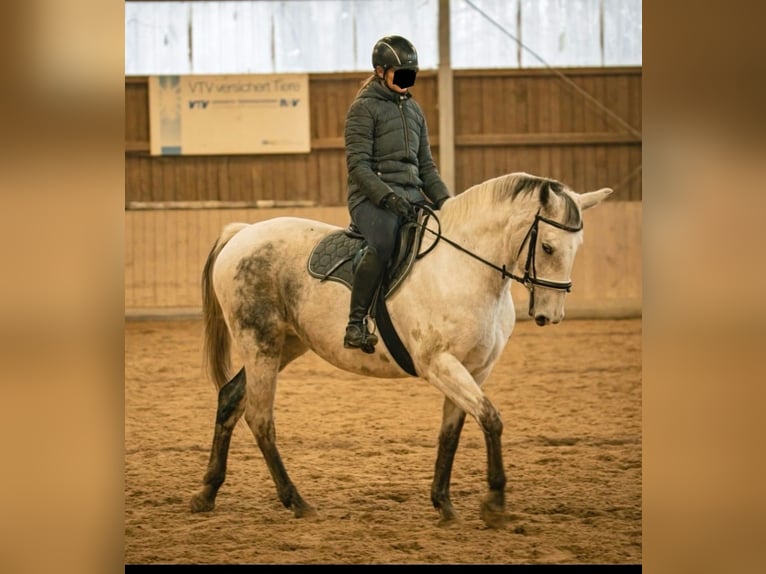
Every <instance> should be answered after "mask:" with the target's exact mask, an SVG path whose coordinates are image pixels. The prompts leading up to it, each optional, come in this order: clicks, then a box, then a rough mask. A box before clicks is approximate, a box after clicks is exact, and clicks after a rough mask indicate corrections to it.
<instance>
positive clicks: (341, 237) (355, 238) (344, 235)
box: [308, 211, 426, 297]
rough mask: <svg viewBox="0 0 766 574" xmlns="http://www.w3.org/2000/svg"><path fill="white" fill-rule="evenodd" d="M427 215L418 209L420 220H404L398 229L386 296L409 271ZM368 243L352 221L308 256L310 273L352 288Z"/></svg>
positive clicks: (334, 232) (386, 276) (386, 280)
mask: <svg viewBox="0 0 766 574" xmlns="http://www.w3.org/2000/svg"><path fill="white" fill-rule="evenodd" d="M425 217H426V216H424V215H423V213H422V212H420V211H419V212H418V220H417V223H415V222H410V223H405V224H404V225H402V226H401V228H400V229H399V236H398V238H397V242H396V247H395V248H394V253H393V255H392V257H391V261H390V262H389V265H388V268H387V269H386V271H385V273H384V274H383V280H382V283H381V285H384V286H385V291H384V293H383V296H384V297H389V296H390V295H391V294H392V293H393V292H394V291H396V288H397V287H399V285H401V283H402V280H403V279H404V278H405V277H406V276H407V275H408V274H409V272H410V270H411V269H412V265H413V264H414V262H415V259H416V258H417V255H418V251H419V249H420V244H421V242H422V240H423V231H424V227H425V226H421V225H420V224H421V223H422V221H423V220H424V219H425ZM366 248H367V242H366V241H365V239H364V236H363V235H362V234H361V232H360V231H359V229H357V227H356V225H354V223H353V222H351V223H350V224H349V226H348V227H347V228H346V229H340V230H338V231H333V232H331V233H329V234H328V235H326V236H325V237H323V238H322V239H320V240H319V243H317V244H316V245H315V246H314V249H312V251H311V254H310V255H309V259H308V272H309V274H310V275H311V276H312V277H316V278H317V279H319V280H320V281H337V282H339V283H343V284H344V285H345V286H346V287H348V288H349V289H351V284H352V283H353V281H354V271H355V270H356V265H357V263H358V262H359V260H360V259H361V258H362V255H364V250H365V249H366Z"/></svg>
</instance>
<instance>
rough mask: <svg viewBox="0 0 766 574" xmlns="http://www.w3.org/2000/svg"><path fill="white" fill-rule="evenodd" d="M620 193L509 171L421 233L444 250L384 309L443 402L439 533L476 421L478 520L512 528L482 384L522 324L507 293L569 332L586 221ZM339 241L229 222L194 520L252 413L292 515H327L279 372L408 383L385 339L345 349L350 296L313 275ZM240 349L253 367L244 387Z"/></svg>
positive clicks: (302, 230) (284, 224)
mask: <svg viewBox="0 0 766 574" xmlns="http://www.w3.org/2000/svg"><path fill="white" fill-rule="evenodd" d="M611 192H612V190H611V189H608V188H604V189H600V190H597V191H591V192H587V193H582V194H580V193H576V192H574V191H572V190H571V189H569V188H567V187H566V186H565V185H563V184H561V183H559V182H557V181H554V180H550V179H546V178H541V177H535V176H532V175H529V174H526V173H512V174H508V175H504V176H501V177H497V178H493V179H490V180H488V181H485V182H483V183H480V184H478V185H475V186H473V187H471V188H469V189H467V190H466V191H465V192H463V193H461V194H459V195H458V196H456V197H453V198H450V199H449V200H447V202H446V203H445V204H444V205H443V207H442V209H441V210H440V211H439V212H438V219H437V218H436V217H434V218H429V219H428V220H427V221H426V223H425V224H424V227H427V228H428V230H429V233H430V234H431V235H432V236H434V237H436V239H434V240H433V243H432V244H431V248H430V251H429V252H428V254H427V255H426V256H425V257H423V258H422V259H420V260H418V261H417V263H416V264H414V265H413V266H412V268H411V270H410V271H409V274H408V275H407V276H406V277H405V278H404V279H403V281H402V282H401V285H400V286H399V287H398V288H397V290H396V291H395V292H393V293H392V294H391V295H390V296H389V297H388V299H387V300H386V302H385V303H386V307H387V309H388V312H389V314H390V319H391V322H392V323H393V325H394V326H395V329H396V331H397V334H398V336H399V339H400V340H401V342H402V344H403V346H404V348H405V349H406V350H407V351H408V352H409V355H410V357H411V361H412V365H413V366H414V370H415V372H416V374H417V376H418V377H420V378H422V379H423V380H425V381H427V382H428V383H430V384H432V385H433V386H435V387H436V388H437V389H439V390H440V391H441V392H442V393H443V394H444V404H443V414H442V424H441V429H440V431H439V438H438V452H437V455H436V462H435V469H434V476H433V481H432V484H431V501H432V503H433V505H434V507H435V508H436V509H437V511H438V512H439V519H440V520H439V523H440V524H449V523H451V522H452V521H454V520H456V519H457V514H456V512H455V509H454V507H453V505H452V502H451V500H450V476H451V472H452V463H453V460H454V457H455V452H456V450H457V446H458V441H459V438H460V433H461V430H462V428H463V423H464V421H465V417H466V414H468V415H470V416H471V417H472V418H473V419H474V420H476V422H477V423H478V424H479V427H480V428H481V429H482V431H483V433H484V437H485V442H486V450H487V482H488V485H489V491H488V493H487V494H486V495H485V496H484V498H483V500H482V504H481V517H482V519H483V520H484V522H485V523H486V524H487V525H488V526H490V527H500V526H502V525H503V524H504V523H505V522H506V521H507V519H508V515H507V514H506V510H505V484H506V476H505V470H504V468H503V457H502V444H501V433H502V430H503V424H502V421H501V419H500V414H499V413H498V411H497V410H496V409H495V407H494V406H493V404H492V402H491V401H490V400H489V398H488V397H487V396H486V395H485V394H484V393H483V392H482V389H481V386H482V384H483V383H484V381H485V380H486V379H487V377H488V376H489V374H490V373H491V371H492V367H493V366H494V365H495V362H496V361H497V359H498V358H499V357H500V354H501V353H502V351H503V349H504V348H505V345H506V343H507V342H508V340H509V337H510V336H511V333H512V331H513V327H514V323H515V321H516V315H515V311H514V305H513V301H512V300H511V289H510V282H511V281H512V280H517V281H520V282H521V283H523V284H524V285H525V286H526V287H527V288H528V289H529V295H530V300H529V314H530V316H531V317H532V318H533V319H534V321H535V322H536V323H537V324H538V325H540V326H544V325H548V324H556V323H559V322H560V321H561V320H562V319H563V318H564V299H565V296H566V293H567V291H569V289H570V287H571V280H570V278H571V273H572V266H573V264H574V260H575V255H576V253H577V250H578V248H579V246H580V245H581V243H582V239H583V233H582V210H585V209H589V208H591V207H594V206H596V205H598V204H599V203H600V202H601V201H602V200H604V199H605V198H606V197H607V196H608V195H609V194H610V193H611ZM338 230H339V228H338V227H336V226H333V225H329V224H327V223H322V222H319V221H312V220H308V219H301V218H297V217H278V218H274V219H270V220H266V221H263V222H259V223H254V224H245V223H233V224H229V225H227V226H226V227H225V228H224V229H223V231H222V233H221V236H220V237H219V238H218V240H217V241H216V243H215V245H214V246H213V248H212V251H211V252H210V255H209V256H208V259H207V262H206V264H205V269H204V272H203V278H202V285H203V313H204V322H205V351H206V361H207V363H208V368H209V372H210V375H211V377H212V379H213V381H214V383H215V385H216V387H217V389H218V391H219V397H218V412H217V416H216V424H215V433H214V437H213V445H212V449H211V452H210V460H209V464H208V467H207V472H206V473H205V475H204V478H203V482H202V484H203V486H202V488H201V489H200V490H199V491H198V492H197V493H196V494H195V495H194V496H193V497H192V499H191V510H192V511H193V512H201V511H209V510H212V509H213V508H214V506H215V497H216V494H217V493H218V489H219V488H220V487H221V485H222V484H223V482H224V479H225V475H226V460H227V456H228V450H229V442H230V440H231V433H232V431H233V429H234V427H235V425H236V423H237V421H238V420H239V419H240V418H241V417H242V415H243V414H244V416H245V420H246V421H247V424H248V425H249V427H250V429H251V431H252V433H253V435H254V437H255V440H256V442H257V444H258V447H259V448H260V450H261V452H262V453H263V457H264V459H265V461H266V465H267V466H268V469H269V472H270V473H271V476H272V478H273V480H274V483H275V485H276V489H277V494H278V496H279V499H280V501H281V502H282V504H284V506H285V507H287V508H290V509H292V511H293V513H294V515H295V516H296V517H308V516H313V515H315V514H316V512H315V510H314V509H313V507H312V506H311V505H310V504H309V503H307V502H306V501H305V500H304V499H303V498H302V497H301V495H300V494H299V492H298V489H297V488H296V486H295V485H294V484H293V482H292V481H291V479H290V477H289V475H288V473H287V470H286V468H285V466H284V464H283V462H282V458H281V456H280V454H279V450H278V449H277V444H276V431H275V426H274V418H273V408H274V396H275V392H276V385H277V377H278V375H279V372H280V371H281V370H282V369H284V368H285V367H286V366H287V365H288V364H289V363H290V362H291V361H293V360H294V359H296V358H297V357H299V356H301V355H302V354H304V353H305V352H306V351H309V350H311V351H313V352H315V353H316V354H317V355H319V356H320V357H321V358H323V359H324V360H326V361H327V362H329V363H331V364H332V365H334V366H335V367H338V368H340V369H343V370H345V371H349V372H352V373H357V374H360V375H364V376H369V377H379V378H381V379H386V378H388V379H391V378H401V377H407V376H410V375H409V374H408V373H407V372H406V371H405V370H404V369H403V368H402V367H401V366H400V364H399V362H397V360H395V358H394V356H393V355H392V354H391V353H390V351H389V349H388V348H387V346H386V345H385V344H384V342H383V341H381V343H379V344H378V346H377V347H376V349H375V352H374V353H372V354H366V353H362V352H360V351H359V350H358V349H346V348H344V347H343V335H344V332H345V325H346V319H347V317H348V309H349V296H350V291H349V289H348V288H347V287H346V286H344V285H342V284H341V283H339V282H333V281H321V280H319V279H317V278H315V277H312V276H311V275H310V274H309V273H308V272H307V259H308V257H309V254H310V253H311V252H312V249H313V248H314V247H315V245H317V243H318V242H319V241H320V240H321V239H322V238H324V237H326V236H327V235H328V234H330V233H332V232H337V231H338ZM439 238H441V239H442V240H439ZM514 271H515V273H514ZM232 343H233V344H234V345H235V346H236V350H237V351H238V353H239V356H240V357H241V358H242V360H243V362H244V366H243V367H242V368H241V369H240V370H239V371H238V372H237V373H236V374H235V375H234V376H233V378H232V374H231V370H230V366H231V365H230V363H231V354H230V351H231V345H232ZM328 392H331V391H329V390H328Z"/></svg>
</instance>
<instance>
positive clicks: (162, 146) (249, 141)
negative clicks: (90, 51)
mask: <svg viewBox="0 0 766 574" xmlns="http://www.w3.org/2000/svg"><path fill="white" fill-rule="evenodd" d="M149 128H150V134H151V138H150V139H151V153H152V155H213V154H271V153H309V152H310V151H311V130H310V120H309V80H308V74H253V75H230V76H151V77H150V78H149Z"/></svg>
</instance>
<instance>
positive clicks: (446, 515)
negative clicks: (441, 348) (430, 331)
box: [426, 353, 508, 528]
mask: <svg viewBox="0 0 766 574" xmlns="http://www.w3.org/2000/svg"><path fill="white" fill-rule="evenodd" d="M484 376H485V375H483V376H480V377H479V379H480V380H481V379H483V378H484ZM426 378H427V379H428V381H429V382H430V383H432V384H433V385H434V386H436V387H437V388H438V389H440V390H441V391H442V392H443V393H444V395H445V397H446V398H447V401H445V405H444V415H443V419H442V427H441V432H440V434H439V451H438V454H437V461H436V469H435V474H434V481H433V483H432V487H431V501H432V502H433V504H434V506H435V507H436V508H437V509H438V510H439V512H440V514H441V521H440V524H448V523H450V522H452V521H454V520H455V519H456V518H457V515H456V513H455V509H454V508H453V506H452V503H451V501H450V498H449V482H450V474H451V472H452V462H453V460H454V456H455V451H456V450H457V445H458V441H459V438H460V432H461V430H462V423H463V421H464V419H465V414H470V415H471V416H473V417H474V419H476V422H478V423H479V426H480V427H481V429H482V431H483V432H484V440H485V444H486V448H487V482H488V484H489V492H488V493H487V495H486V496H485V497H484V499H483V500H482V504H481V518H482V520H484V522H485V523H486V524H487V526H489V527H490V528H500V527H502V526H504V525H505V523H506V521H507V518H508V517H507V515H506V513H505V482H506V479H505V470H504V469H503V452H502V442H501V436H502V434H503V422H502V420H501V419H500V414H499V413H498V412H497V409H495V407H494V405H493V404H492V402H491V401H490V400H489V399H488V398H487V397H486V396H485V395H484V393H483V392H482V390H481V388H480V386H479V383H477V382H476V379H474V378H473V377H472V376H471V374H470V373H469V372H468V370H467V369H466V368H465V367H464V366H463V364H462V363H460V362H459V361H458V360H457V359H456V358H455V357H454V356H452V355H450V354H448V353H441V354H440V355H439V356H438V357H435V358H434V360H432V362H431V364H430V367H429V369H428V372H427V375H426ZM480 382H481V381H480ZM460 411H462V413H463V414H462V415H461V414H460Z"/></svg>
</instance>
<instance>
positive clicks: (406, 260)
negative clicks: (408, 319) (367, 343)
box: [307, 209, 429, 376]
mask: <svg viewBox="0 0 766 574" xmlns="http://www.w3.org/2000/svg"><path fill="white" fill-rule="evenodd" d="M417 213H418V217H417V221H416V222H409V223H405V224H404V225H402V226H401V228H400V229H399V236H398V238H397V242H396V247H395V248H394V254H393V256H392V257H391V261H390V262H389V265H388V268H387V269H386V271H385V273H384V274H383V279H382V281H381V284H380V286H379V287H378V291H377V295H376V297H375V300H374V301H373V304H372V309H371V310H370V315H372V316H373V317H374V318H375V322H376V324H377V325H378V327H379V329H380V334H381V336H382V337H383V341H384V342H385V343H386V347H387V348H388V349H389V351H391V354H392V355H393V356H394V359H396V362H397V363H399V366H400V367H402V368H403V369H404V370H405V371H406V372H408V373H409V374H411V375H412V376H417V373H416V372H415V367H414V366H413V364H412V358H411V357H410V355H409V353H408V352H407V349H405V348H404V345H403V344H402V342H401V340H400V339H399V336H398V335H397V334H396V330H395V329H394V326H393V324H392V323H391V318H390V316H389V315H388V309H387V308H386V303H385V300H386V298H388V297H389V296H390V295H391V294H392V293H393V292H394V291H396V289H397V288H398V287H399V286H400V285H401V283H402V281H403V280H404V278H405V277H407V275H408V274H409V272H410V271H411V270H412V267H413V265H414V263H415V260H416V259H418V254H419V251H420V246H421V243H422V241H423V233H424V230H425V220H426V219H427V218H428V217H429V214H428V212H426V211H425V210H420V209H419V210H417ZM366 248H367V242H366V241H365V239H364V236H363V235H362V234H361V233H360V232H359V230H358V229H357V227H356V226H355V225H354V223H353V222H351V223H350V224H349V226H348V227H347V228H346V229H340V230H338V231H333V232H331V233H329V234H327V235H326V236H324V237H323V238H322V239H320V240H319V242H318V243H317V244H316V245H315V246H314V249H312V251H311V254H310V255H309V258H308V264H307V268H308V272H309V275H311V276H312V277H316V278H317V279H319V280H320V281H337V282H338V283H342V284H343V285H345V286H346V287H348V288H349V289H351V284H352V283H353V281H354V271H355V270H356V265H357V263H358V262H359V261H360V260H361V258H362V255H364V250H365V249H366Z"/></svg>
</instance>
